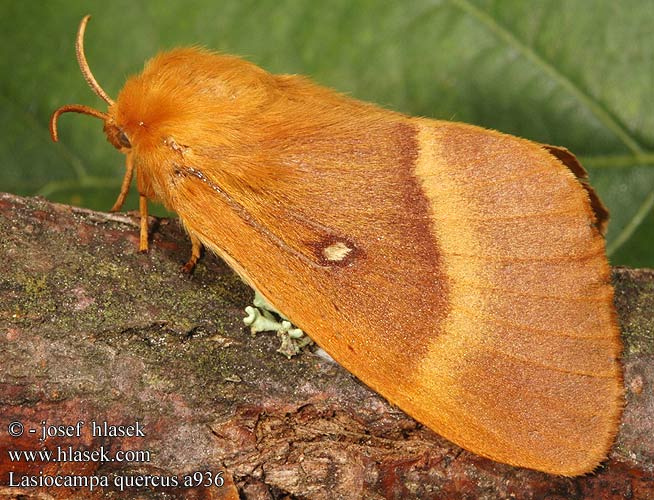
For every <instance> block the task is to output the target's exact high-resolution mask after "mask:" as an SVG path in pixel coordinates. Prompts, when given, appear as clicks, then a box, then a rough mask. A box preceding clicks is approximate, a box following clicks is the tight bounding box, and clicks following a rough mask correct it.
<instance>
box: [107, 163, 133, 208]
mask: <svg viewBox="0 0 654 500" xmlns="http://www.w3.org/2000/svg"><path fill="white" fill-rule="evenodd" d="M125 168H126V170H125V177H123V183H122V185H121V186H120V193H119V194H118V198H117V199H116V203H114V206H113V207H111V210H110V212H118V210H120V209H121V208H122V206H123V203H125V198H127V193H128V192H129V186H130V184H131V183H132V177H133V175H134V162H133V161H132V155H130V154H128V155H127V159H126V164H125Z"/></svg>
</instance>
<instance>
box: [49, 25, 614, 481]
mask: <svg viewBox="0 0 654 500" xmlns="http://www.w3.org/2000/svg"><path fill="white" fill-rule="evenodd" d="M88 20H89V16H86V17H85V18H84V19H83V20H82V22H81V24H80V27H79V32H78V36H77V57H78V60H79V63H80V67H81V69H82V73H83V75H84V77H85V78H86V80H87V82H88V83H89V85H90V86H91V88H92V89H93V90H94V91H95V93H96V94H97V95H98V96H99V97H101V98H102V99H103V100H104V101H106V102H107V104H108V105H109V108H108V110H107V112H101V111H97V110H94V109H92V108H89V107H86V106H83V105H78V104H73V105H68V106H63V107H61V108H59V109H58V110H56V111H55V112H54V114H53V115H52V118H51V122H50V130H51V135H52V138H53V140H55V141H56V140H57V128H56V125H57V119H58V117H59V116H60V115H61V114H62V113H65V112H69V111H74V112H78V113H84V114H88V115H92V116H95V117H98V118H100V119H102V120H103V121H104V131H105V133H106V134H107V138H108V140H109V142H110V143H111V144H112V145H113V146H114V147H116V148H117V149H119V150H120V151H121V152H123V153H125V155H126V157H127V161H126V163H127V172H126V174H125V178H124V181H123V184H122V188H121V191H120V195H119V196H118V200H117V201H116V204H115V205H114V207H113V209H114V210H117V209H120V207H121V205H122V204H123V201H124V199H125V196H126V194H127V192H128V189H129V186H130V182H131V178H132V174H133V172H134V171H136V184H137V187H138V191H139V194H140V213H141V238H140V249H141V250H147V248H148V234H147V201H148V200H155V201H159V202H161V203H163V204H164V205H165V206H166V207H168V208H169V209H171V210H174V211H175V212H177V214H178V215H179V217H180V219H181V221H182V223H183V224H184V227H185V228H186V230H187V231H188V234H189V235H190V238H191V242H192V255H191V258H190V260H189V262H188V263H187V265H186V268H187V269H191V268H192V267H193V266H194V265H195V263H196V262H197V260H198V258H199V255H200V250H201V248H202V246H205V247H207V248H208V249H210V250H211V251H213V252H215V253H216V254H218V255H219V256H220V257H222V258H223V259H224V260H225V261H226V262H227V263H228V264H229V265H230V266H231V267H232V268H233V269H234V270H235V271H236V272H237V273H238V274H239V275H240V276H241V277H242V278H243V280H245V281H246V282H247V283H248V284H249V285H251V286H252V287H253V288H254V289H256V290H258V291H259V292H260V293H261V295H262V296H263V297H264V298H265V299H266V300H267V301H268V302H269V303H270V304H271V305H272V306H273V307H275V308H276V309H277V310H279V311H281V312H283V313H284V314H285V315H286V316H287V317H288V318H290V319H291V320H292V321H293V323H294V324H296V325H297V326H298V327H299V328H301V329H303V330H304V331H306V332H307V333H309V335H310V336H311V337H312V338H313V339H314V340H315V341H316V342H317V343H318V344H319V345H320V346H322V347H323V348H324V349H325V350H326V351H327V352H328V353H329V354H331V355H332V356H333V357H334V358H335V359H336V360H337V361H338V362H339V363H340V364H341V365H343V366H344V367H345V368H347V369H348V370H349V371H350V372H352V373H353V374H355V375H356V376H357V377H359V378H360V379H361V380H362V381H363V382H365V383H366V384H367V385H369V386H370V387H372V388H373V389H374V390H376V391H377V392H379V393H380V394H382V395H383V396H384V397H386V398H387V399H388V400H389V401H391V402H392V403H394V404H396V405H397V406H399V407H400V408H402V409H403V410H404V411H406V412H407V413H408V414H410V415H412V416H413V417H414V418H416V419H417V420H418V421H420V422H422V423H423V424H425V425H427V426H428V427H430V428H431V429H433V430H434V431H436V432H438V433H439V434H441V435H443V436H445V437H446V438H448V439H450V440H451V441H453V442H455V443H457V444H458V445H460V446H462V447H463V448H466V449H468V450H470V451H472V452H474V453H477V454H479V455H482V456H485V457H488V458H491V459H493V460H497V461H500V462H505V463H508V464H512V465H516V466H522V467H528V468H532V469H537V470H541V471H545V472H549V473H553V474H561V475H566V476H574V475H577V474H582V473H585V472H589V471H591V470H592V469H594V468H595V467H596V466H597V465H598V463H599V462H601V461H602V460H603V459H604V458H605V457H606V455H607V453H608V450H609V448H610V446H611V444H612V442H613V439H614V436H615V434H616V432H617V428H618V421H619V417H620V413H621V409H622V404H623V395H622V374H621V373H622V372H621V367H620V363H619V355H620V351H621V342H620V336H619V330H618V326H617V323H616V316H615V312H614V308H613V289H612V288H611V285H610V281H609V280H610V269H609V266H608V263H607V259H606V256H605V251H604V246H605V242H604V238H603V232H604V228H605V223H606V219H607V213H606V211H605V210H604V208H603V206H602V204H601V202H600V201H599V199H598V198H597V197H596V195H595V194H594V192H593V191H592V189H591V188H590V187H589V186H588V184H587V183H586V177H585V172H584V170H583V168H582V167H581V165H580V164H579V163H578V162H577V160H576V159H575V157H574V156H573V155H572V154H571V153H570V152H568V151H567V150H566V149H564V148H558V147H554V146H547V145H543V144H538V143H535V142H531V141H528V140H525V139H520V138H518V137H513V136H511V135H506V134H502V133H499V132H496V131H493V130H486V129H483V128H479V127H475V126H471V125H466V124H462V123H452V122H446V121H437V120H428V119H424V118H412V117H409V116H405V115H402V114H400V113H395V112H392V111H388V110H386V109H381V108H379V107H377V106H375V105H373V104H367V103H364V102H360V101H357V100H355V99H352V98H350V97H347V96H344V95H341V94H339V93H337V92H334V91H332V90H330V89H327V88H324V87H321V86H318V85H316V84H314V83H312V82H311V81H309V80H307V79H306V78H303V77H300V76H295V75H273V74H270V73H267V72H266V71H264V70H263V69H261V68H259V67H257V66H255V65H253V64H251V63H249V62H246V61H244V60H242V59H239V58H236V57H232V56H228V55H222V54H216V53H213V52H209V51H207V50H202V49H198V48H183V49H175V50H171V51H169V52H164V53H161V54H159V55H157V56H156V57H155V58H153V59H152V60H151V61H149V62H148V63H147V64H146V66H145V69H144V70H143V72H142V73H141V74H140V75H137V76H134V77H132V78H130V79H129V80H128V81H127V83H126V84H125V86H124V87H123V89H122V90H121V92H120V93H119V95H118V98H117V99H116V101H113V100H112V99H111V98H109V96H108V95H107V94H106V93H105V92H104V91H103V90H102V88H101V87H100V85H98V83H97V82H96V80H95V78H94V77H93V75H92V74H91V71H90V69H89V67H88V64H87V62H86V58H85V56H84V49H83V38H84V31H85V28H86V24H87V22H88Z"/></svg>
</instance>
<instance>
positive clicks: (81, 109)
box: [50, 104, 109, 142]
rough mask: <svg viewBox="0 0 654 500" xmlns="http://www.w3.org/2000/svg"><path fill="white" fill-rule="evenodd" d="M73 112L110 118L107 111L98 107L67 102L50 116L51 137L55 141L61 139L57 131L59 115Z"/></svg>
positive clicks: (103, 118)
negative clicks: (104, 111)
mask: <svg viewBox="0 0 654 500" xmlns="http://www.w3.org/2000/svg"><path fill="white" fill-rule="evenodd" d="M71 112H73V113H82V114H83V115H90V116H95V117H96V118H100V119H101V120H104V121H105V122H106V121H107V120H108V119H109V115H108V114H107V113H103V112H102V111H98V110H97V109H93V108H89V107H88V106H84V104H66V105H65V106H62V107H60V108H59V109H57V110H56V111H55V112H54V113H52V116H51V117H50V137H52V140H53V141H54V142H57V141H58V140H59V134H58V133H57V120H58V119H59V115H61V114H62V113H71Z"/></svg>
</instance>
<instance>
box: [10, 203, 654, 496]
mask: <svg viewBox="0 0 654 500" xmlns="http://www.w3.org/2000/svg"><path fill="white" fill-rule="evenodd" d="M151 227H152V229H153V241H152V244H151V251H150V253H149V254H139V253H137V251H136V250H137V240H138V221H137V219H136V218H133V217H132V216H131V215H124V214H106V213H97V212H92V211H89V210H83V209H77V208H72V207H69V206H64V205H57V204H52V203H49V202H47V201H45V200H42V199H37V198H20V197H17V196H14V195H10V194H0V231H1V233H0V234H2V242H1V244H0V304H1V306H2V307H0V349H1V352H2V363H1V364H0V415H2V418H1V420H2V422H1V424H2V426H1V427H0V453H1V455H0V457H1V458H0V496H2V495H5V496H8V497H12V496H16V497H17V496H18V495H28V496H30V495H34V496H36V495H37V494H40V495H42V496H41V497H43V495H45V497H47V495H50V496H52V497H54V498H67V497H75V498H89V497H90V496H94V497H97V498H104V497H106V496H112V495H113V496H115V497H116V498H118V497H120V498H124V497H131V496H135V495H136V494H137V493H138V495H139V497H140V498H150V497H152V498H160V497H161V496H162V495H164V494H167V495H169V496H168V497H167V498H175V497H179V498H238V495H239V493H240V495H241V498H296V497H297V498H398V499H399V498H463V497H468V498H503V497H508V496H512V497H513V498H542V497H544V496H546V495H554V496H549V497H548V498H554V497H556V498H624V497H629V498H652V497H654V479H653V470H654V390H653V389H652V388H653V386H654V333H653V332H654V271H651V270H633V269H620V268H617V269H615V270H614V274H613V279H614V283H615V286H616V304H617V307H618V313H619V316H620V322H621V324H622V328H623V338H624V342H625V353H624V368H625V387H626V393H627V406H626V409H625V413H624V417H623V422H622V426H621V429H620V434H619V436H618V439H617V442H616V444H615V446H614V448H613V451H612V452H611V455H610V457H609V459H608V460H607V462H606V463H605V464H604V465H603V466H602V467H601V468H600V469H599V470H598V471H597V472H596V473H594V474H592V475H588V476H585V477H580V478H573V479H567V478H560V477H554V476H550V475H547V474H542V473H538V472H533V471H528V470H524V469H518V468H514V467H510V466H506V465H502V464H497V463H495V462H491V461H489V460H485V459H482V458H480V457H477V456H475V455H473V454H471V453H468V452H466V451H463V450H461V449H460V448H458V447H457V446H455V445H453V444H451V443H449V442H447V441H446V440H444V439H442V438H440V437H439V436H437V435H435V434H434V433H433V432H431V431H429V430H427V429H425V428H424V427H422V426H421V425H419V424H417V423H415V422H414V421H413V420H412V419H410V418H409V417H407V416H406V415H404V414H403V413H402V412H401V411H399V410H398V409H396V408H393V407H391V406H390V405H389V404H387V403H386V402H385V401H384V400H383V399H382V398H380V397H379V396H377V395H376V394H375V393H373V392H372V391H370V390H368V389H367V388H366V387H365V386H363V385H362V384H361V383H359V382H358V381H357V380H356V379H354V378H353V377H352V376H350V375H349V374H348V373H347V372H345V370H343V369H342V368H340V367H339V366H337V365H335V364H333V363H331V362H329V361H326V360H324V359H323V358H321V357H320V356H318V355H316V354H314V353H311V352H304V353H303V354H302V355H300V356H298V357H295V358H293V359H292V360H290V361H289V360H287V359H286V358H284V357H283V356H281V355H279V354H277V353H276V352H275V350H276V348H277V347H278V340H277V339H276V338H275V337H274V336H270V335H265V334H260V335H258V336H257V337H252V336H251V335H250V334H249V332H248V331H247V329H246V328H245V327H244V326H243V324H242V321H241V319H242V317H243V312H242V310H243V308H244V307H245V306H246V305H248V304H249V302H250V300H251V296H252V294H251V292H250V291H249V289H248V288H247V287H246V286H245V285H243V284H242V283H241V282H240V280H239V279H238V278H237V277H236V276H235V275H234V274H233V273H232V272H231V271H230V270H229V269H228V268H227V267H226V266H225V265H224V264H223V263H222V262H221V261H219V260H218V259H216V258H214V257H213V256H210V255H205V257H204V258H203V260H202V261H201V263H200V264H199V266H198V268H197V269H196V271H195V273H194V274H193V275H192V276H190V277H189V276H187V275H183V274H181V273H180V271H179V270H180V266H181V265H182V264H183V263H184V262H185V260H186V259H187V258H188V255H189V252H190V244H189V242H188V240H187V238H186V237H185V235H184V234H183V231H181V230H180V227H179V225H178V224H177V222H175V221H171V220H166V219H161V220H157V219H152V220H151ZM80 420H83V421H84V424H83V425H81V426H80V429H81V433H80V435H79V436H78V435H76V428H75V427H74V426H75V425H76V424H77V422H78V421H80ZM43 421H46V427H47V426H49V425H58V426H60V425H71V426H73V428H72V430H71V429H68V431H69V433H71V434H72V436H66V435H64V436H53V437H50V438H48V439H47V440H46V441H44V442H40V441H39V440H38V438H39V437H40V436H41V431H42V428H43V425H42V422H43ZM92 421H95V422H96V423H103V422H107V423H108V424H109V425H129V424H131V425H132V426H136V424H135V422H136V421H138V425H139V426H140V429H141V431H142V432H143V433H144V436H143V437H140V436H138V435H137V436H119V437H113V436H104V437H103V436H97V435H96V436H94V435H93V434H92V432H91V430H92V424H91V422H92ZM10 422H21V423H22V425H23V426H24V429H25V432H24V434H23V435H22V436H20V437H12V436H11V435H10V432H9V427H8V426H9V423H10ZM29 429H34V430H35V431H36V433H35V434H30V433H29V432H28V430H29ZM127 429H128V427H125V428H123V430H127ZM132 429H133V431H134V429H139V427H132ZM55 430H58V432H59V433H65V432H66V429H65V428H64V429H56V428H55ZM57 446H59V447H60V448H59V450H62V449H63V450H64V451H66V450H68V447H69V446H70V447H71V453H72V452H73V451H74V450H77V449H82V448H83V449H87V450H94V449H100V447H102V446H104V448H103V449H104V450H105V451H108V452H110V453H111V454H113V453H114V452H116V451H117V450H119V449H122V450H130V449H131V450H145V451H148V452H150V457H149V458H150V459H149V461H142V462H141V463H137V462H135V461H131V462H129V461H123V462H119V461H113V462H112V461H109V462H100V461H97V460H91V461H78V462H42V461H39V460H35V461H34V462H32V463H29V462H27V461H25V460H24V459H23V460H21V461H17V462H12V461H11V460H10V459H9V455H8V451H9V450H14V451H15V450H44V449H47V450H54V451H55V452H57V451H58V449H57ZM140 458H147V457H140ZM10 471H11V472H13V481H14V483H15V482H16V481H20V480H21V478H22V477H26V475H31V476H33V477H35V478H37V479H38V478H41V479H40V480H42V478H43V477H44V476H45V475H49V476H56V475H57V474H59V475H60V476H61V477H63V476H72V475H78V476H85V477H96V478H100V480H101V478H105V479H106V480H107V482H108V486H107V487H105V488H102V487H97V488H94V489H93V491H90V490H89V488H84V487H81V488H80V487H66V486H50V487H41V488H31V487H28V486H29V485H27V486H20V487H19V486H16V487H14V486H9V479H10V478H9V472H10ZM196 471H210V472H212V473H214V474H217V473H218V472H221V471H222V472H223V474H222V477H223V478H224V479H225V484H224V485H223V486H222V487H221V488H215V487H212V488H208V487H203V486H199V487H197V486H196V487H186V486H184V485H183V484H182V483H183V475H184V474H192V473H193V472H196ZM41 472H42V473H43V474H42V475H40V473H41ZM126 476H136V477H140V478H141V479H140V481H141V482H144V481H149V482H150V483H152V482H153V481H158V482H159V483H162V484H159V486H158V487H157V485H156V484H155V486H154V487H153V486H149V487H142V488H129V489H126V490H125V491H124V492H121V491H120V489H119V485H120V481H121V480H122V481H128V479H125V477H126ZM171 476H175V477H176V479H177V480H178V482H179V483H180V484H179V485H178V486H177V487H172V486H166V485H165V484H164V480H163V479H162V478H166V477H168V478H170V477H171ZM205 477H206V476H205ZM121 478H122V479H121ZM148 478H149V479H148ZM157 478H158V479H157ZM191 478H192V479H191V483H192V485H193V484H194V483H193V476H191ZM195 479H197V476H196V477H195ZM117 485H118V486H117ZM192 485H191V486H192ZM41 497H40V498H41Z"/></svg>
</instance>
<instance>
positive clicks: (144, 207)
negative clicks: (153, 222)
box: [139, 194, 148, 252]
mask: <svg viewBox="0 0 654 500" xmlns="http://www.w3.org/2000/svg"><path fill="white" fill-rule="evenodd" d="M139 212H140V213H141V234H140V238H139V252H147V251H148V199H147V198H146V197H145V196H144V195H142V194H141V195H139Z"/></svg>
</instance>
